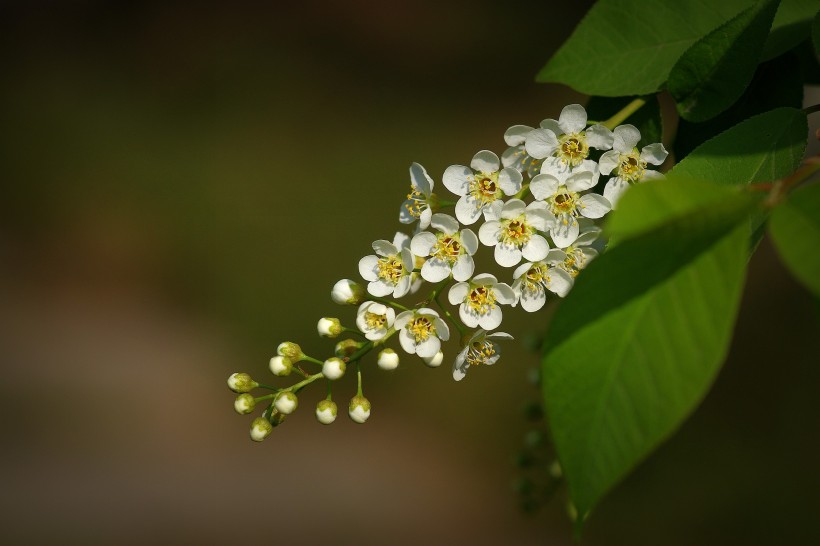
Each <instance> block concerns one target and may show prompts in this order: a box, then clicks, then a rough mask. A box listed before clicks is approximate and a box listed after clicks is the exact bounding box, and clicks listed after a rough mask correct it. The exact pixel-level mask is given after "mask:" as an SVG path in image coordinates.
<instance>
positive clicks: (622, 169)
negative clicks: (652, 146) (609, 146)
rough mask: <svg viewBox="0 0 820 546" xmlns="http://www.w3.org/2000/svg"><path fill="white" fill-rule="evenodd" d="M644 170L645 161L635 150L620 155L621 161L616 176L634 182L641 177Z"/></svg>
mask: <svg viewBox="0 0 820 546" xmlns="http://www.w3.org/2000/svg"><path fill="white" fill-rule="evenodd" d="M645 170H646V161H642V160H641V156H640V155H638V152H637V151H633V152H632V153H629V154H622V155H621V163H620V165H618V176H619V177H620V178H623V179H624V180H627V181H629V182H636V181H638V180H640V179H641V178H643V173H644V171H645Z"/></svg>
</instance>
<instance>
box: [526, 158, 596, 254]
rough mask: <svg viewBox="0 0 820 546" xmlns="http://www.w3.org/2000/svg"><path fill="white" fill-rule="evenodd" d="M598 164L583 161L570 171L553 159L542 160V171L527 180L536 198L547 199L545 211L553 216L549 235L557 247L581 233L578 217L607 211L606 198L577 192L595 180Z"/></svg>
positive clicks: (566, 244)
mask: <svg viewBox="0 0 820 546" xmlns="http://www.w3.org/2000/svg"><path fill="white" fill-rule="evenodd" d="M598 177H599V172H598V165H597V164H596V163H595V162H594V161H590V160H586V161H583V162H582V163H580V164H579V165H578V166H577V167H576V168H575V169H573V170H571V171H570V170H569V169H567V168H565V166H564V165H563V164H562V163H561V162H560V160H557V159H555V158H552V159H548V160H546V161H544V164H543V165H542V166H541V174H539V175H538V176H536V177H534V178H533V179H532V182H530V191H531V192H532V195H533V197H535V199H537V200H539V201H541V200H546V203H547V208H548V210H549V211H550V212H551V213H552V214H553V215H554V216H555V218H556V222H555V225H554V226H553V227H552V228H551V229H550V235H551V236H552V240H553V242H554V243H555V245H556V246H558V247H560V248H564V247H566V246H568V245H569V244H570V243H572V242H573V241H574V240H575V239H576V238H577V237H578V233H579V232H580V226H579V224H578V217H579V216H583V217H586V218H601V217H602V216H603V215H604V214H606V213H607V212H609V210H610V209H611V206H610V204H609V201H608V200H607V199H606V198H605V197H602V196H600V195H598V194H597V193H587V194H586V195H583V196H582V195H580V192H582V191H585V190H588V189H590V188H592V187H593V186H595V184H597V183H598Z"/></svg>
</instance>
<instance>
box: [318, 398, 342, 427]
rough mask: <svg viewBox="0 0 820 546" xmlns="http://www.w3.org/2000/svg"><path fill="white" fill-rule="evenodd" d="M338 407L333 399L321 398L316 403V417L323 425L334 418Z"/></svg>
mask: <svg viewBox="0 0 820 546" xmlns="http://www.w3.org/2000/svg"><path fill="white" fill-rule="evenodd" d="M337 411H338V408H337V407H336V402H334V401H333V400H322V401H321V402H319V403H318V404H316V419H318V420H319V422H320V423H322V424H323V425H329V424H330V423H332V422H333V421H335V420H336V413H337Z"/></svg>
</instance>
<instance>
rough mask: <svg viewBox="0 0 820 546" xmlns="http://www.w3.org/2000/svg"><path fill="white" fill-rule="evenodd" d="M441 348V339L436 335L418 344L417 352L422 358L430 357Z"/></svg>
mask: <svg viewBox="0 0 820 546" xmlns="http://www.w3.org/2000/svg"><path fill="white" fill-rule="evenodd" d="M439 349H441V340H440V339H439V338H437V337H436V336H430V337H428V338H427V339H425V340H424V341H422V342H421V343H419V344H418V345H416V354H417V355H419V356H420V357H422V358H430V357H431V356H433V355H435V354H436V353H437V352H438V350H439Z"/></svg>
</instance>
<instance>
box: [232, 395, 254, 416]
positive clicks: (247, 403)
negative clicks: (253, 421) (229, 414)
mask: <svg viewBox="0 0 820 546" xmlns="http://www.w3.org/2000/svg"><path fill="white" fill-rule="evenodd" d="M254 406H256V400H254V399H253V396H252V395H250V394H248V393H244V394H240V395H239V396H237V397H236V400H234V403H233V409H235V410H236V413H238V414H240V415H246V414H248V413H250V412H252V411H253V408H254Z"/></svg>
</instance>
